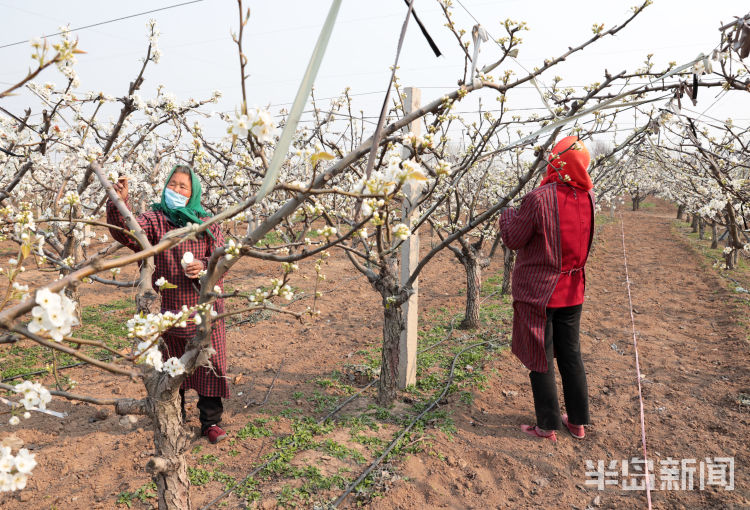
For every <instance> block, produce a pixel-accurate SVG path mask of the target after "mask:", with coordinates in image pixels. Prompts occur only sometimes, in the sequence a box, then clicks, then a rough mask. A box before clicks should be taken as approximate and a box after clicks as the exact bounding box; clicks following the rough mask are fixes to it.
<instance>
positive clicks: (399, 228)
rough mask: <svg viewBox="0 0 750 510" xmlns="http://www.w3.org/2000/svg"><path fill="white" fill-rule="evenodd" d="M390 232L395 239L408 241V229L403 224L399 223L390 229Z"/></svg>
mask: <svg viewBox="0 0 750 510" xmlns="http://www.w3.org/2000/svg"><path fill="white" fill-rule="evenodd" d="M391 232H393V235H394V236H395V237H396V238H398V239H401V240H406V239H408V238H409V235H410V231H409V227H407V226H406V225H404V224H403V223H399V224H397V225H395V226H394V227H393V229H391Z"/></svg>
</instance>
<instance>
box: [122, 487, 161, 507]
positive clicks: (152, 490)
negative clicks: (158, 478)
mask: <svg viewBox="0 0 750 510" xmlns="http://www.w3.org/2000/svg"><path fill="white" fill-rule="evenodd" d="M149 499H156V484H155V483H154V482H149V483H147V484H145V485H143V486H141V487H139V488H138V489H136V490H135V491H133V492H128V491H122V492H121V493H119V494H118V495H117V499H116V500H115V503H116V504H117V505H124V506H126V507H128V508H131V506H132V505H133V501H140V502H141V503H148V500H149Z"/></svg>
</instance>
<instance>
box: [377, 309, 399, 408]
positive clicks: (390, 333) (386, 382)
mask: <svg viewBox="0 0 750 510" xmlns="http://www.w3.org/2000/svg"><path fill="white" fill-rule="evenodd" d="M404 328H405V324H404V317H403V313H402V312H401V305H395V304H393V303H389V304H384V309H383V355H382V359H381V363H380V383H379V386H378V396H377V399H376V400H377V403H378V405H380V406H382V407H389V406H391V405H392V404H393V401H394V400H395V399H396V392H397V390H398V362H399V348H398V343H399V341H400V340H401V331H403V330H404Z"/></svg>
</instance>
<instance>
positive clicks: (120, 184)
mask: <svg viewBox="0 0 750 510" xmlns="http://www.w3.org/2000/svg"><path fill="white" fill-rule="evenodd" d="M112 187H113V188H114V189H115V193H117V196H119V197H120V198H121V199H122V201H123V202H126V201H127V200H128V178H127V177H120V178H119V179H117V182H116V183H115V184H114V186H112Z"/></svg>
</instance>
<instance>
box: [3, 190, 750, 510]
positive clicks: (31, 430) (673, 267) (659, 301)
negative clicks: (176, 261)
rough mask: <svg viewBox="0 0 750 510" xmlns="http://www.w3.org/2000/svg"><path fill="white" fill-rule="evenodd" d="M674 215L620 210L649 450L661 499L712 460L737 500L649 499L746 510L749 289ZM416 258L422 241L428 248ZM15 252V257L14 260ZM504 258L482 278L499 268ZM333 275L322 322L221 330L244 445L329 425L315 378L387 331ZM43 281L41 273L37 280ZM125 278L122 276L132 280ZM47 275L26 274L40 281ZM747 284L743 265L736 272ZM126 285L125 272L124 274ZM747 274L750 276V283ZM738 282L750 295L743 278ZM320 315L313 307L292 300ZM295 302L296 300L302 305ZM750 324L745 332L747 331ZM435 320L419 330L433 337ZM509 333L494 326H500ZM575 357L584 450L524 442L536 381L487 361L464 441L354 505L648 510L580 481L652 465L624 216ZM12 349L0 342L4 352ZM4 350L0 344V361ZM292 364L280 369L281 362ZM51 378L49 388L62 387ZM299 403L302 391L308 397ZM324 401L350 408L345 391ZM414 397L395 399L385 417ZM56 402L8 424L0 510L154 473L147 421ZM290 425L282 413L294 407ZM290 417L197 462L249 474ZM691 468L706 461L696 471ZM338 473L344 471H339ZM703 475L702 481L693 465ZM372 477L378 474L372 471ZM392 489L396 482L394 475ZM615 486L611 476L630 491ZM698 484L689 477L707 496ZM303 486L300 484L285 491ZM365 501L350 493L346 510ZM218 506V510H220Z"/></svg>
mask: <svg viewBox="0 0 750 510" xmlns="http://www.w3.org/2000/svg"><path fill="white" fill-rule="evenodd" d="M674 211H675V209H674V208H673V207H671V206H669V205H668V204H664V203H661V202H657V203H656V205H652V207H649V208H647V209H643V210H642V211H639V212H629V211H625V212H624V213H623V220H624V233H625V234H624V238H625V244H626V248H627V261H628V271H629V275H630V282H631V283H630V287H631V291H632V298H633V311H634V317H635V329H636V331H637V334H638V337H637V338H638V351H639V355H640V367H641V372H642V374H643V376H644V377H643V380H642V381H641V383H642V387H643V401H644V414H645V424H646V427H645V430H646V441H647V448H648V454H649V457H650V458H651V459H654V461H655V467H656V469H657V489H658V485H659V478H658V476H659V473H658V470H659V468H660V464H659V462H660V461H661V460H664V459H667V458H672V459H677V460H682V459H696V461H697V462H700V461H701V460H704V461H705V459H706V458H707V457H708V458H709V459H713V458H715V457H733V458H734V463H735V469H734V490H732V491H727V490H724V487H719V486H709V487H706V488H705V490H699V489H698V488H697V487H695V488H694V490H674V491H664V490H654V491H653V492H652V498H653V501H654V507H655V508H669V509H672V508H676V509H679V508H685V509H694V508H711V509H714V508H728V509H729V508H732V509H736V508H750V474H749V473H748V461H749V460H750V446H749V445H748V432H749V431H750V428H749V427H748V425H749V424H750V406H748V405H746V404H743V403H741V402H744V400H741V399H740V394H745V395H750V371H749V370H748V367H749V366H750V364H749V363H748V362H749V361H750V354H749V353H750V349H749V345H748V329H747V326H746V324H744V322H747V321H748V317H749V315H750V314H749V313H748V312H749V311H750V305H749V301H748V295H747V294H741V293H737V292H734V291H733V290H732V289H733V288H734V286H735V284H734V283H733V282H729V281H728V280H727V279H726V278H722V277H721V276H719V274H718V272H717V270H715V269H713V268H711V267H710V264H709V263H708V262H707V259H706V257H705V256H704V255H703V254H702V253H701V251H700V247H699V246H698V244H697V243H696V242H695V241H693V240H692V239H690V238H688V236H687V234H686V231H687V230H686V229H685V227H684V223H683V224H681V226H680V225H677V224H676V222H675V220H674ZM422 244H423V250H426V249H428V248H429V236H423V238H422ZM6 256H7V253H6ZM501 257H502V255H501V254H500V255H498V257H497V259H496V260H494V261H493V262H492V265H491V267H490V268H489V269H488V270H486V271H485V276H489V275H492V274H495V273H497V272H499V271H501V270H502V259H501ZM324 269H325V274H326V276H327V279H326V281H325V282H323V283H322V285H321V287H320V289H319V290H321V291H323V292H324V294H323V296H322V297H321V298H320V299H319V300H318V303H317V304H316V307H317V308H319V309H320V310H321V312H322V313H321V315H320V317H319V318H318V319H317V320H316V321H315V322H307V323H305V324H302V325H300V324H299V323H298V322H297V321H295V320H294V319H292V318H288V317H285V316H282V315H275V316H273V317H271V318H268V319H265V320H262V321H260V322H257V323H246V324H243V325H241V326H238V327H233V328H230V329H229V331H228V347H229V364H230V372H231V374H232V379H233V384H232V392H233V396H232V398H231V399H229V400H228V401H227V402H226V404H225V417H224V426H225V428H226V429H227V431H228V432H229V434H230V437H235V436H236V435H237V432H238V430H240V429H241V428H242V427H243V426H245V425H246V424H247V423H249V422H252V421H253V420H255V419H257V418H263V417H265V418H268V417H273V416H279V415H280V414H283V413H284V411H290V410H294V412H296V413H299V416H311V417H316V418H318V417H321V416H323V415H324V414H325V411H324V410H320V408H318V407H316V403H315V401H314V399H311V398H307V397H308V396H310V395H314V394H315V392H316V391H318V390H321V387H320V385H319V384H317V383H316V379H318V378H326V377H330V374H331V373H332V371H334V370H342V367H343V366H344V365H346V364H348V363H358V362H361V359H362V354H361V352H362V349H366V348H369V347H372V346H377V345H378V344H379V342H380V338H381V332H382V313H381V311H380V303H379V297H378V295H377V294H376V293H375V292H374V291H373V290H372V289H371V288H370V286H369V284H368V283H367V282H366V280H365V279H364V278H363V277H362V276H360V275H359V274H357V273H356V272H355V270H354V269H353V268H352V266H351V265H350V264H349V263H348V262H347V261H346V260H345V259H344V258H343V257H340V256H339V255H338V254H334V256H332V257H331V259H329V261H328V265H327V266H325V268H324ZM277 271H278V268H277V267H276V266H274V265H271V264H265V263H260V262H256V261H243V262H242V263H241V265H240V266H235V268H234V270H233V272H232V273H230V277H229V279H228V283H229V284H231V285H234V286H240V285H241V286H242V287H243V288H245V286H247V288H249V289H254V288H255V287H256V286H260V285H262V284H266V283H267V282H268V280H269V279H270V278H272V277H275V276H277ZM30 273H32V272H30ZM124 273H125V271H124ZM301 274H302V275H305V276H307V277H308V278H307V279H301V280H299V281H298V282H297V285H299V286H300V288H301V290H304V291H307V292H308V294H310V293H311V291H312V290H313V282H314V272H313V270H312V263H310V264H304V265H302V269H301ZM37 277H38V276H34V275H33V274H29V275H28V276H27V278H29V279H30V280H33V279H34V278H37ZM732 277H733V278H735V279H737V278H745V277H748V271H745V272H744V273H743V272H742V271H740V272H737V273H733V276H732ZM122 278H123V279H127V278H128V275H127V274H123V275H122ZM748 280H750V278H748ZM743 286H744V287H745V288H748V287H750V285H748V284H747V283H745V284H744V285H743ZM464 287H465V282H464V272H463V270H462V268H461V267H460V266H458V264H457V263H456V261H455V259H454V258H453V257H452V255H450V254H449V253H447V252H444V253H442V254H441V255H439V256H438V257H437V258H436V259H435V260H434V261H433V262H432V263H431V264H430V265H429V266H428V268H427V269H426V271H425V273H424V275H423V277H422V278H421V280H420V303H419V304H420V311H421V317H425V318H426V317H429V316H430V313H432V312H433V311H435V310H437V309H441V308H443V307H444V308H445V309H447V310H449V311H451V312H452V313H456V312H459V311H460V310H461V309H462V307H463V301H464V296H463V294H462V293H461V291H460V289H463V288H464ZM129 295H132V291H129V290H106V291H105V292H102V290H101V287H93V286H89V287H85V288H84V289H83V294H82V302H83V304H84V305H89V304H95V303H102V302H108V301H111V300H115V299H120V298H122V297H127V296H129ZM295 305H296V307H295V309H297V310H299V309H304V307H305V306H308V305H312V298H310V299H306V300H302V301H300V302H299V303H298V304H295ZM295 305H293V307H294V306H295ZM743 321H744V322H743ZM422 327H424V326H422ZM507 328H508V325H507V324H502V325H498V329H499V330H503V331H507ZM581 343H582V350H583V356H584V362H585V364H586V368H587V373H588V381H589V389H590V400H591V412H592V425H591V426H589V427H587V429H586V438H585V439H584V440H582V441H579V440H575V439H574V438H572V437H571V436H570V435H568V434H567V432H565V431H558V438H559V440H558V442H557V443H556V444H553V443H551V442H549V441H543V440H540V439H535V438H531V437H529V436H526V435H525V434H523V433H522V432H521V431H520V430H519V426H520V425H521V424H522V423H533V421H534V415H533V403H532V400H531V392H530V387H529V383H528V376H527V371H526V370H525V369H524V367H523V366H522V365H521V364H520V363H519V362H518V360H517V359H515V358H514V357H513V356H512V355H511V354H510V353H509V352H508V351H507V350H506V351H502V352H500V353H498V354H497V355H496V356H495V357H494V358H493V359H492V360H491V362H490V363H487V364H485V365H484V367H482V370H483V371H485V372H487V373H488V374H497V375H494V376H491V377H489V378H488V380H487V382H486V384H485V388H484V390H483V391H478V390H475V391H474V399H473V402H472V403H470V404H466V403H464V402H462V401H460V400H459V399H458V398H456V397H455V396H454V397H453V398H449V399H448V401H447V403H445V404H443V406H442V408H443V409H445V410H448V411H449V412H450V413H451V416H452V419H453V421H454V423H455V427H456V429H457V430H456V432H455V433H453V434H445V433H443V432H441V431H440V430H437V429H430V430H429V431H428V432H429V435H428V436H426V437H425V440H424V447H423V448H421V451H420V452H418V453H415V454H410V455H402V456H399V457H396V458H394V459H390V460H389V462H388V464H387V466H386V467H387V470H385V472H383V473H382V474H381V475H380V479H381V480H380V485H379V492H380V493H381V495H380V496H379V497H375V498H373V499H369V500H360V503H359V504H362V505H364V506H366V507H368V508H378V509H380V508H383V509H396V508H401V509H407V508H408V509H412V508H456V509H458V508H462V509H463V508H477V509H480V508H482V509H483V508H552V507H556V508H571V509H574V508H578V509H580V510H583V509H585V508H587V507H589V506H591V507H601V508H618V509H619V508H645V507H646V494H645V491H641V490H634V491H628V490H623V489H622V488H621V487H619V486H607V487H606V489H605V490H601V491H600V490H597V488H596V487H593V486H589V485H587V484H586V481H587V480H590V479H591V477H587V476H586V464H585V461H586V460H587V459H588V460H593V461H594V463H596V461H597V460H603V461H604V462H605V463H609V462H610V461H619V462H621V461H622V460H624V459H630V458H632V457H643V451H642V446H641V429H640V418H639V399H638V390H637V378H636V371H635V362H634V352H633V334H632V326H631V318H630V313H629V309H628V295H627V290H626V287H625V271H624V264H623V244H622V233H621V226H620V222H619V218H617V219H615V221H611V222H609V223H606V224H603V225H602V226H601V227H600V228H599V229H598V236H597V240H596V243H595V248H594V251H593V253H592V255H591V258H590V261H589V264H588V267H587V290H586V303H585V305H584V311H583V319H582V337H581ZM2 348H3V349H5V348H6V347H2ZM3 352H4V351H0V360H1V359H2V355H3ZM282 363H283V365H282ZM279 367H281V371H280V373H279V376H278V379H277V380H276V382H275V385H274V387H273V389H272V391H271V393H270V395H269V400H268V402H267V404H265V405H264V406H262V407H257V406H254V405H252V404H250V405H248V403H249V402H251V401H253V400H255V401H261V400H262V399H263V397H264V396H265V394H266V391H267V389H268V388H269V386H270V385H271V381H272V379H273V377H274V374H275V373H276V371H277V370H278V369H279ZM68 375H69V376H70V377H71V378H72V379H75V380H76V381H78V383H79V386H78V387H77V388H76V392H78V393H85V394H90V395H94V396H101V397H111V396H115V397H117V396H122V397H137V396H142V393H143V390H142V388H141V387H140V385H139V384H138V383H136V382H131V381H127V380H124V379H122V378H118V377H114V376H111V375H108V374H103V373H101V372H99V371H92V370H84V369H71V370H70V371H68ZM44 382H45V384H48V385H51V384H53V380H52V379H51V378H47V379H45V380H44ZM300 395H305V397H300ZM319 395H327V396H331V397H333V396H336V397H342V398H343V396H344V394H343V393H340V394H338V395H337V393H336V388H333V389H329V390H326V391H325V392H323V391H322V390H321V392H320V393H319ZM196 400H197V397H196V396H195V394H194V393H190V394H189V399H188V403H189V413H188V414H189V426H190V427H191V428H192V430H193V433H194V434H195V430H196V429H197V426H198V420H197V410H196V409H195V407H194V404H195V401H196ZM370 403H372V393H368V394H366V395H365V396H363V397H362V398H361V399H359V400H358V401H355V402H353V403H352V404H351V407H349V408H347V412H348V413H350V414H351V413H356V412H358V411H364V410H366V409H367V406H368V404H370ZM404 405H405V404H404V403H403V402H399V403H398V404H397V405H396V406H395V408H394V409H392V410H391V412H392V413H394V414H398V412H399V409H400V408H401V407H403V406H404ZM50 408H52V409H54V410H57V411H65V412H67V413H69V415H68V417H67V418H65V419H63V420H60V419H57V418H53V417H51V416H42V415H38V414H35V416H34V417H33V419H31V420H28V421H26V422H24V423H23V424H22V426H20V427H18V428H15V429H11V428H10V427H9V426H8V425H7V421H5V420H3V421H2V423H0V439H2V438H4V437H6V436H8V435H10V434H15V435H17V436H18V437H19V438H20V439H22V440H23V441H24V443H25V445H26V446H27V447H29V448H32V449H33V451H34V453H36V458H37V461H38V462H39V465H38V466H37V468H36V469H35V470H34V472H33V476H32V477H31V478H30V480H29V486H28V487H27V489H25V490H24V491H21V492H19V493H14V494H0V508H2V509H3V510H14V509H51V508H57V509H69V508H81V509H84V508H85V509H90V508H93V509H98V508H100V509H105V508H106V509H109V508H125V507H124V506H123V505H120V506H118V505H117V503H116V502H117V499H118V495H121V494H122V493H123V492H129V493H133V492H134V491H136V490H137V489H138V488H140V487H143V486H144V484H147V483H148V482H149V480H150V478H149V475H148V473H146V472H145V470H144V466H145V464H146V462H147V460H148V458H149V455H150V453H151V452H152V436H151V433H150V424H149V422H148V419H146V418H144V417H140V418H138V421H137V422H136V423H134V424H132V425H131V424H127V423H123V421H122V419H121V417H119V416H116V415H114V413H113V412H112V410H108V411H106V416H105V415H103V414H101V413H102V410H101V409H99V408H96V407H94V406H91V405H88V404H82V403H71V402H67V401H63V400H60V399H55V400H54V401H53V403H52V404H50ZM287 416H289V414H287ZM291 423H292V422H291V420H289V419H287V418H282V419H280V420H278V421H276V422H275V424H274V426H273V435H272V436H270V437H258V438H253V439H249V440H246V441H239V440H238V441H236V442H233V443H230V442H229V441H224V442H222V443H219V444H218V445H210V444H208V443H207V442H206V441H205V439H203V438H200V437H198V436H197V434H195V435H196V437H194V439H193V443H192V445H191V451H190V452H189V453H188V462H189V464H190V465H191V466H195V467H200V468H205V469H209V470H214V471H221V472H223V473H226V474H227V475H230V476H232V477H234V478H235V479H241V478H242V477H243V476H244V475H245V474H246V473H247V472H249V471H250V470H251V469H252V465H253V463H255V462H257V461H258V459H260V458H261V457H262V456H263V455H265V454H266V453H268V452H269V451H271V450H272V449H273V441H274V439H275V438H276V437H278V436H279V435H281V434H284V433H290V432H291V431H292V430H291ZM398 430H399V427H398V426H397V425H396V424H391V425H387V426H383V427H381V428H380V429H379V430H378V431H377V432H372V431H365V432H363V434H369V435H373V436H374V435H378V436H380V437H381V438H386V439H387V440H390V438H391V437H392V435H393V434H394V433H396V432H398ZM326 437H329V438H332V439H334V440H336V441H339V442H340V443H344V442H346V441H347V440H348V437H349V433H348V432H347V431H345V430H344V429H342V428H337V429H334V430H333V431H332V432H330V434H328V435H327V436H326ZM347 445H348V446H349V447H350V448H352V449H354V450H357V451H359V452H360V453H361V454H362V455H363V456H365V457H366V458H367V459H368V462H369V460H370V459H371V458H373V455H372V451H371V450H368V449H367V448H366V447H364V446H363V445H361V444H357V445H352V444H351V443H347ZM292 465H295V466H306V465H315V466H317V467H318V468H319V469H320V471H321V472H322V473H323V474H325V475H326V476H329V475H332V474H335V473H337V472H344V473H346V476H347V477H348V478H356V476H357V475H358V474H359V472H361V470H363V469H364V468H365V467H366V465H367V464H366V463H357V462H354V461H352V460H351V459H349V460H347V461H342V460H340V459H338V458H335V456H332V455H331V454H329V453H326V452H321V451H320V449H312V450H306V451H303V452H300V453H298V454H297V455H296V456H295V458H294V460H293V461H292ZM696 466H697V465H696ZM342 468H346V470H348V471H346V470H343V471H342ZM696 473H697V472H696ZM376 478H377V477H376ZM382 478H388V480H387V481H385V482H383V481H382ZM623 479H624V478H623V477H620V478H618V479H617V480H618V483H620V482H622V481H623ZM697 484H698V482H697V474H696V485H697ZM282 485H283V484H282V483H281V482H278V483H274V482H273V481H269V482H265V483H264V484H262V485H261V487H260V492H261V493H262V494H261V495H260V497H259V498H258V499H257V501H256V502H253V503H250V504H249V506H246V505H247V504H246V502H245V501H244V500H242V499H240V498H238V497H236V496H235V495H230V496H228V497H227V498H225V499H224V500H223V503H225V506H224V508H246V507H250V508H252V507H260V508H275V507H276V506H277V505H280V504H281V503H282V502H283V501H282V500H280V498H279V493H280V491H281V489H282ZM291 485H292V486H293V487H299V484H296V485H295V484H294V482H291ZM222 490H223V484H222V483H221V482H220V481H217V480H213V481H210V482H208V483H205V484H203V485H200V486H193V487H192V488H191V497H192V499H193V504H194V507H195V508H201V507H202V506H203V505H204V504H206V503H207V502H208V501H210V500H212V499H213V498H215V497H216V496H218V495H219V494H221V492H222ZM340 493H341V490H339V489H336V488H333V489H331V490H328V491H323V492H322V493H321V495H320V497H319V498H314V499H311V500H309V501H307V502H300V501H299V500H297V501H296V504H297V505H298V506H300V507H310V508H312V506H313V501H314V500H315V499H317V500H326V499H329V500H330V499H332V498H335V497H337V496H338V494H340ZM152 502H153V499H148V498H147V499H146V501H145V502H141V501H139V500H138V499H132V501H131V504H132V507H133V508H150V507H152ZM356 504H357V503H356V502H355V499H354V497H353V496H352V497H350V498H349V499H348V500H347V501H346V502H345V504H344V505H343V506H344V507H354V506H355V505H356ZM218 508H221V507H218Z"/></svg>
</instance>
